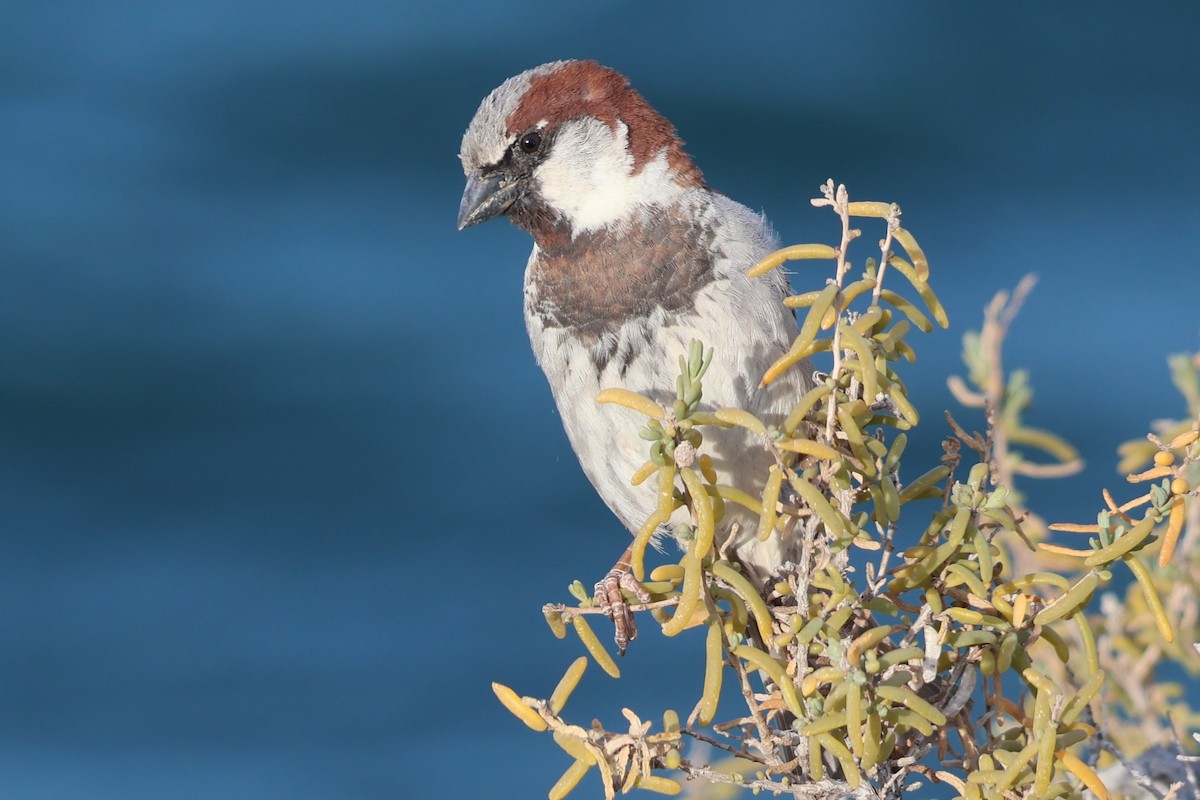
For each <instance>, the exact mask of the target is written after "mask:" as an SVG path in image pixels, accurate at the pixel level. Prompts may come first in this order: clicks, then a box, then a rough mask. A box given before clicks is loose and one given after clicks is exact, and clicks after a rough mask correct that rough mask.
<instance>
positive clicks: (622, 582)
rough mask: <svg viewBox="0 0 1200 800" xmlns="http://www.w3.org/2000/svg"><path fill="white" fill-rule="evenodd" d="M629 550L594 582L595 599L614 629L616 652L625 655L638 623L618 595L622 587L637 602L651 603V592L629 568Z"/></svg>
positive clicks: (635, 636) (635, 634) (635, 633)
mask: <svg viewBox="0 0 1200 800" xmlns="http://www.w3.org/2000/svg"><path fill="white" fill-rule="evenodd" d="M632 550H633V548H632V547H630V548H628V549H626V551H625V553H624V555H622V556H621V557H620V558H619V559H618V560H617V563H616V564H615V565H614V566H613V568H612V569H610V570H609V571H608V574H607V575H605V576H604V577H603V578H602V579H600V580H599V581H597V582H596V586H595V590H596V602H597V603H598V604H599V605H600V610H601V611H603V612H604V614H605V616H607V617H608V618H609V619H611V620H612V621H613V626H614V627H615V628H616V633H615V634H614V636H613V639H614V641H615V642H616V644H617V653H618V654H619V655H625V650H626V648H628V647H629V643H630V642H632V641H633V640H634V639H636V638H637V625H636V624H635V623H634V621H633V612H632V611H630V610H629V604H628V603H626V602H625V596H624V595H623V594H621V590H622V589H624V590H625V591H627V592H629V593H630V594H632V595H633V596H634V597H636V598H637V599H638V601H639V602H642V603H648V602H650V593H649V592H647V591H646V590H645V588H644V587H643V586H642V584H640V583H638V580H637V578H635V577H634V576H633V572H631V571H630V567H629V559H630V557H631V553H632Z"/></svg>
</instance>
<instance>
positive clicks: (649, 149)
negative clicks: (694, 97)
mask: <svg viewBox="0 0 1200 800" xmlns="http://www.w3.org/2000/svg"><path fill="white" fill-rule="evenodd" d="M580 116H589V117H595V118H596V119H598V120H600V121H601V122H603V123H605V124H606V125H608V126H609V127H610V128H612V129H613V130H614V131H615V130H616V129H617V124H618V122H619V121H620V122H624V123H625V125H626V126H627V127H628V128H629V150H630V153H631V154H632V155H633V173H634V174H635V175H636V174H637V173H638V172H640V171H641V170H642V168H643V167H645V166H646V164H649V163H650V162H651V161H652V160H653V159H654V157H655V156H657V155H658V153H659V152H661V151H662V150H663V149H664V148H665V149H666V151H667V163H668V164H669V165H670V166H671V169H672V171H673V172H674V174H675V179H676V181H677V182H678V183H679V185H681V186H691V187H700V186H703V185H704V177H703V176H702V175H701V174H700V170H699V168H697V167H696V165H695V164H694V163H693V162H692V160H691V158H689V157H688V155H687V153H685V152H684V150H683V142H682V141H680V139H679V136H677V135H676V133H675V127H674V126H673V125H671V123H670V122H668V121H667V120H666V119H665V118H664V117H663V116H662V115H661V114H659V113H658V112H657V111H655V110H654V109H653V108H652V107H651V106H650V104H649V103H647V102H646V100H645V98H643V97H642V96H641V95H640V94H638V93H637V92H636V91H635V90H634V89H633V88H632V87H631V86H630V85H629V81H627V80H626V79H625V76H623V75H621V74H620V73H619V72H616V71H614V70H611V69H609V68H608V67H603V66H601V65H600V64H597V63H596V62H595V61H571V62H569V63H567V64H565V65H564V66H562V67H561V68H559V69H557V70H555V71H554V72H550V73H547V74H545V75H538V76H537V77H535V78H532V79H531V80H530V81H529V88H528V89H527V90H526V92H525V94H524V95H523V96H522V98H521V102H520V105H519V106H518V107H517V110H516V111H514V112H513V113H512V114H511V115H510V116H509V117H508V119H507V120H506V124H507V125H508V134H509V135H512V136H515V135H518V134H521V133H524V132H525V131H527V130H529V129H531V128H533V127H534V126H535V125H537V124H538V123H539V122H541V121H542V120H545V121H546V122H547V123H548V124H547V126H546V128H547V130H553V129H555V128H557V127H558V126H559V125H561V124H562V123H564V122H566V121H567V120H570V119H575V118H577V117H580Z"/></svg>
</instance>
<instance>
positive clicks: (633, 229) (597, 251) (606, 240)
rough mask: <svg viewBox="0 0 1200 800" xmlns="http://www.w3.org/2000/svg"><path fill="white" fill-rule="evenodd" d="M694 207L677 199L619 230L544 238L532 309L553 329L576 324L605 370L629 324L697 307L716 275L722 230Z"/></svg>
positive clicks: (536, 267)
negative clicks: (702, 218) (714, 247)
mask: <svg viewBox="0 0 1200 800" xmlns="http://www.w3.org/2000/svg"><path fill="white" fill-rule="evenodd" d="M690 210H691V209H688V208H685V207H683V206H682V204H681V205H676V206H674V207H672V208H670V209H666V210H663V211H661V212H659V213H655V214H653V215H650V214H647V215H644V216H642V217H641V218H640V219H638V220H636V221H634V222H633V223H632V224H630V225H628V226H622V229H621V230H620V231H619V232H614V231H611V230H608V229H601V230H598V231H592V232H588V233H583V234H580V235H578V236H576V237H574V238H572V237H571V236H570V234H569V233H566V232H564V234H565V235H560V236H547V237H545V238H539V251H538V255H537V258H536V259H535V260H534V262H533V265H532V274H531V280H532V282H533V284H534V287H535V289H536V295H535V297H536V300H535V302H534V305H533V307H532V308H531V311H532V312H533V313H535V314H537V316H538V317H539V318H540V319H541V321H542V323H543V324H544V325H545V326H546V327H548V328H570V329H573V331H574V332H575V333H576V334H577V335H578V336H579V337H580V338H581V339H582V340H583V342H584V344H585V345H586V346H587V347H588V349H589V351H591V352H592V354H593V356H592V357H593V361H594V363H595V365H596V367H597V369H603V368H604V365H605V364H607V363H608V361H609V360H610V359H611V358H612V357H613V356H614V355H615V353H616V350H617V349H618V348H619V347H620V344H621V343H620V341H619V339H620V337H618V336H615V335H611V334H616V333H617V332H618V330H619V329H620V328H621V327H622V325H624V324H626V323H628V322H637V321H640V320H643V319H646V318H648V317H650V316H651V315H652V314H653V313H654V312H655V311H656V310H657V309H660V308H661V309H662V310H664V311H666V312H668V314H670V313H674V312H680V311H686V310H688V309H691V308H693V307H694V306H695V298H696V294H697V292H699V291H700V290H701V289H702V288H704V287H705V286H707V285H708V284H709V283H710V282H712V280H713V279H714V273H713V260H714V258H716V257H719V255H720V254H718V253H714V252H713V250H712V243H713V238H714V235H715V230H714V229H713V228H712V227H711V226H704V225H701V224H700V221H699V219H698V216H699V215H695V214H691V213H688V212H689V211H690ZM602 343H603V345H604V346H600V345H601V344H602Z"/></svg>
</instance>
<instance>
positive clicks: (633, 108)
mask: <svg viewBox="0 0 1200 800" xmlns="http://www.w3.org/2000/svg"><path fill="white" fill-rule="evenodd" d="M459 159H460V160H461V162H462V168H463V172H464V174H465V175H466V187H465V189H464V191H463V195H462V201H461V203H460V206H459V212H458V228H459V230H462V229H464V228H467V227H470V226H473V225H476V224H479V223H481V222H485V221H487V220H490V219H492V218H495V217H499V216H507V217H508V219H509V221H510V222H511V223H513V224H514V225H515V226H516V227H518V228H520V229H522V230H524V231H526V232H527V233H529V234H530V236H531V237H532V238H533V251H532V253H531V254H530V256H529V259H528V261H527V263H526V267H525V273H524V313H525V323H526V329H527V331H528V334H529V340H530V343H531V345H532V348H533V352H534V355H535V357H536V359H537V362H538V364H539V365H540V367H541V368H542V371H543V372H544V373H545V376H546V379H547V381H548V382H549V384H550V389H551V393H552V394H553V397H554V401H555V404H556V405H557V408H558V412H559V416H560V418H561V420H562V424H563V427H564V428H565V430H566V434H567V438H568V439H569V441H570V444H571V447H572V448H573V450H574V451H575V454H576V456H577V457H578V459H579V463H580V466H581V467H582V468H583V472H584V473H585V474H586V476H587V477H588V479H589V480H590V481H591V483H592V485H593V486H594V487H595V489H596V491H597V492H598V493H599V495H600V497H601V498H602V499H603V501H604V502H605V504H606V505H607V506H608V508H609V509H610V510H611V511H612V513H613V514H614V515H615V516H616V517H617V519H618V520H620V522H621V523H622V524H623V525H624V526H625V527H626V528H628V529H629V530H630V531H631V532H636V531H637V530H639V528H641V527H642V526H643V525H644V524H645V523H646V520H647V519H649V518H650V515H651V514H652V513H653V512H654V510H655V508H656V505H657V487H656V486H652V485H651V484H652V483H653V482H652V481H649V482H646V483H644V484H642V485H640V486H634V485H632V484H631V481H630V477H631V476H632V475H633V473H634V472H635V471H636V470H637V469H638V468H639V467H640V466H642V465H643V464H644V463H645V462H646V460H647V453H648V442H647V441H646V440H644V439H642V438H641V437H640V436H639V435H638V431H639V428H640V427H641V426H642V425H643V424H644V423H645V418H644V417H640V416H639V414H638V413H637V412H635V411H632V410H630V409H628V408H625V407H622V406H620V405H616V404H604V405H601V404H599V403H597V401H596V396H597V394H598V393H599V392H600V391H601V390H603V389H606V388H611V387H620V388H625V389H629V390H631V391H634V392H637V393H640V394H642V395H644V396H646V397H649V398H650V399H652V400H655V401H657V402H659V403H661V404H663V405H664V407H665V408H670V407H671V403H672V401H673V400H674V398H675V377H676V375H677V372H676V370H677V367H676V366H675V365H676V364H677V363H678V360H679V357H680V356H683V355H684V354H685V353H687V352H688V348H689V344H690V343H691V342H692V341H693V340H699V341H700V342H702V343H703V344H704V345H705V346H707V347H709V348H712V350H713V351H714V355H713V357H712V361H711V364H710V366H709V368H708V371H707V372H706V373H705V375H704V381H703V399H702V403H701V405H700V409H701V410H708V411H712V410H715V409H718V408H722V407H736V408H741V409H745V410H747V411H750V412H752V413H754V414H756V415H758V416H759V418H760V419H762V420H763V421H764V422H765V423H767V424H776V425H778V424H780V423H781V422H782V420H783V418H784V417H785V415H786V414H787V413H788V411H789V410H790V409H791V408H793V407H794V406H795V404H796V402H797V401H798V400H799V399H800V398H801V397H802V395H803V394H804V392H805V391H807V390H808V389H809V388H811V387H812V385H813V377H812V373H811V367H809V366H808V365H807V362H805V363H802V364H801V365H800V366H799V367H797V368H793V369H791V370H789V371H788V372H786V373H784V375H783V376H782V377H780V378H779V379H777V380H775V381H774V382H771V383H770V384H768V385H765V386H764V385H762V384H761V378H762V376H763V373H764V372H765V371H766V370H767V368H768V367H769V366H770V365H771V364H772V363H773V362H775V361H776V360H777V359H778V358H779V357H781V356H782V355H783V354H784V353H786V352H787V350H788V348H789V346H790V344H791V341H792V339H793V337H794V335H795V333H796V321H795V316H794V313H793V312H792V311H791V310H790V309H788V308H786V307H785V306H784V305H783V302H782V301H783V299H784V297H785V296H787V295H788V294H789V293H790V289H789V285H788V278H787V275H786V273H785V272H784V271H783V270H782V269H776V270H773V271H771V272H769V273H767V274H766V275H765V276H762V277H760V278H750V277H748V276H747V275H746V272H747V270H748V269H749V268H750V267H751V266H753V265H754V264H755V263H756V262H758V261H759V260H760V259H762V258H763V257H764V256H767V255H768V254H770V253H771V252H773V251H775V250H776V249H777V248H778V241H777V238H776V235H775V233H774V231H773V229H772V227H771V226H770V224H769V222H768V221H767V219H766V217H765V216H764V215H762V214H759V213H757V212H755V211H752V210H751V209H750V208H747V207H746V206H744V205H742V204H740V203H737V202H735V201H734V200H731V199H730V198H729V197H727V196H725V195H724V194H722V193H720V192H718V191H717V190H715V189H713V188H712V187H711V186H709V185H708V184H707V183H706V182H705V180H704V177H703V175H702V173H701V171H700V169H699V168H698V167H697V166H696V164H695V162H694V161H693V160H692V158H691V157H690V156H689V155H688V154H687V153H686V151H685V150H684V147H683V142H682V140H681V139H680V138H679V135H678V134H677V132H676V130H675V127H674V126H673V125H672V124H671V123H670V122H669V121H668V120H667V119H666V118H665V117H664V116H662V115H661V114H660V113H659V112H658V111H656V110H655V109H654V108H653V107H652V106H651V105H650V104H649V103H648V102H647V101H646V100H645V99H644V98H643V96H642V95H641V94H639V93H638V92H637V91H636V90H635V89H634V88H633V87H632V86H631V85H630V83H629V81H628V79H626V78H625V77H624V76H623V75H622V74H621V73H619V72H617V71H616V70H613V69H611V68H609V67H605V66H602V65H601V64H599V63H597V62H595V61H590V60H566V61H553V62H550V63H547V64H542V65H540V66H537V67H534V68H532V69H529V70H526V71H524V72H522V73H520V74H518V75H515V76H513V77H510V78H508V79H507V80H505V81H504V82H503V83H501V84H500V85H499V86H498V87H497V88H496V89H494V90H493V91H492V92H491V93H490V94H488V95H487V96H486V97H485V98H484V99H483V101H482V102H481V103H480V105H479V108H478V110H477V111H476V113H475V115H474V117H473V118H472V120H471V122H470V124H469V125H468V127H467V129H466V132H465V133H464V135H463V139H462V145H461V148H460V151H459ZM701 451H702V452H706V453H708V454H709V455H710V456H711V458H712V460H713V467H714V469H715V471H716V472H717V476H718V480H719V482H721V483H727V484H732V485H734V486H736V487H737V488H740V489H742V490H744V491H747V492H750V493H751V494H755V493H761V491H762V486H763V483H764V482H765V480H766V476H767V474H768V470H769V468H770V465H771V464H772V463H774V461H773V459H774V456H773V455H772V454H771V452H770V451H769V449H768V447H767V443H766V442H765V441H764V437H762V436H756V435H754V434H752V433H750V432H749V431H747V430H745V429H741V428H730V429H722V428H715V427H713V428H708V427H706V428H705V429H704V442H703V445H702V447H701ZM726 507H727V512H728V513H726V514H725V516H724V517H723V518H722V520H721V525H720V527H721V530H720V531H719V532H718V537H719V541H720V542H721V544H722V547H723V550H724V552H727V553H728V554H729V555H730V556H731V557H732V558H733V559H734V560H735V561H737V562H738V563H739V564H741V566H742V568H743V570H744V571H745V572H746V573H747V574H748V575H749V576H751V577H752V578H754V579H755V580H756V581H758V582H759V584H760V586H761V585H763V584H764V582H765V581H766V580H768V579H769V578H770V576H771V574H772V572H773V571H774V570H776V569H777V568H778V567H779V566H781V565H782V564H783V563H784V562H786V561H788V560H794V557H795V555H796V554H795V552H794V548H793V547H792V545H793V544H794V543H791V542H788V541H786V540H785V539H784V537H782V536H781V535H772V536H771V537H769V538H768V539H767V540H766V541H759V540H758V537H757V536H756V535H755V534H756V525H757V517H754V518H751V515H750V512H748V511H744V510H742V509H740V507H737V506H735V505H734V504H733V503H728V504H726ZM685 513H686V509H680V510H678V511H676V512H675V514H676V515H675V516H674V517H672V519H671V520H670V521H669V522H668V523H667V524H666V525H665V526H664V530H663V531H662V532H663V533H664V534H665V535H668V536H669V535H671V534H672V533H673V532H674V531H677V530H678V529H679V527H680V523H683V522H685V521H686V518H685V517H684V516H682V515H683V514H685ZM621 587H624V588H626V589H628V590H630V591H631V592H632V593H633V594H635V595H637V596H638V597H640V598H642V599H645V598H646V597H647V595H645V593H644V591H641V587H640V584H638V583H637V581H635V580H633V579H632V576H631V574H630V570H629V551H628V550H626V552H625V554H624V555H623V556H622V557H621V558H619V559H618V561H617V564H616V566H614V567H613V569H612V570H610V571H609V573H608V574H607V575H606V576H605V577H604V579H603V580H601V581H600V582H598V583H597V584H596V598H597V601H598V602H599V605H600V607H601V608H602V609H603V610H604V611H605V612H606V613H607V614H608V615H609V616H610V618H612V619H613V621H614V623H615V624H616V634H615V638H616V643H617V648H618V650H619V651H620V652H621V653H622V654H623V653H624V652H625V647H626V645H627V643H628V641H629V640H631V639H633V638H634V637H635V636H636V635H637V628H636V626H635V624H634V622H633V617H632V614H631V613H630V612H629V609H628V605H627V603H626V601H625V600H624V598H623V596H622V594H621Z"/></svg>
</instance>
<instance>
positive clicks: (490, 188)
mask: <svg viewBox="0 0 1200 800" xmlns="http://www.w3.org/2000/svg"><path fill="white" fill-rule="evenodd" d="M522 185H523V181H521V180H518V179H515V178H513V177H512V176H510V175H505V174H503V173H492V174H491V175H484V174H482V173H481V172H480V171H479V170H475V171H474V172H472V173H471V174H470V175H468V176H467V188H466V189H464V190H463V196H462V203H460V204H459V206H458V229H459V230H460V231H461V230H462V229H463V228H469V227H471V226H472V225H478V224H479V223H480V222H487V221H488V220H489V219H491V218H492V217H496V216H499V215H501V214H503V213H504V212H505V211H507V210H508V207H509V206H511V205H512V204H513V201H515V200H516V199H517V197H518V196H520V194H521V188H522Z"/></svg>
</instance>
